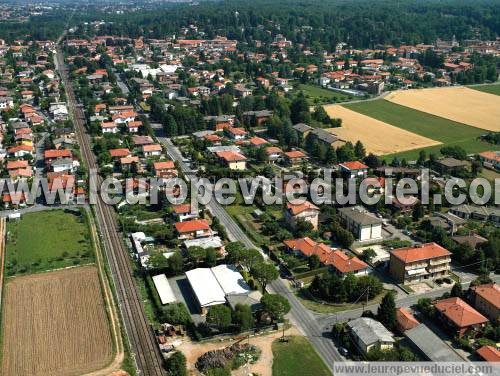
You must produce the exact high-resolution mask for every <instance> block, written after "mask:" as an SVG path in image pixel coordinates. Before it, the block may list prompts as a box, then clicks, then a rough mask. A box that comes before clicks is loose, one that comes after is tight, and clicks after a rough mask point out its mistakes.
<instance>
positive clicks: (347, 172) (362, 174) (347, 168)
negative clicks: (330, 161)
mask: <svg viewBox="0 0 500 376" xmlns="http://www.w3.org/2000/svg"><path fill="white" fill-rule="evenodd" d="M339 167H340V171H341V172H342V175H343V176H345V177H347V178H348V179H356V178H361V179H363V178H366V175H367V174H368V166H367V165H365V164H364V163H361V162H358V161H351V162H344V163H341V164H340V165H339Z"/></svg>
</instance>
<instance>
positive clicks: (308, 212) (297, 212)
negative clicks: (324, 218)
mask: <svg viewBox="0 0 500 376" xmlns="http://www.w3.org/2000/svg"><path fill="white" fill-rule="evenodd" d="M319 211H320V210H319V208H318V207H317V206H316V205H314V204H312V203H310V202H309V201H305V202H303V203H302V204H294V203H292V202H288V203H287V205H286V210H285V220H286V222H287V223H288V225H289V226H290V227H291V228H295V226H296V225H297V222H299V221H306V222H309V223H311V224H312V227H313V229H314V230H317V229H318V218H319Z"/></svg>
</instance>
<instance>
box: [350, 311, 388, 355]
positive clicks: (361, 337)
mask: <svg viewBox="0 0 500 376" xmlns="http://www.w3.org/2000/svg"><path fill="white" fill-rule="evenodd" d="M347 326H348V327H349V330H350V334H351V338H352V340H353V342H354V344H355V345H356V347H357V348H358V349H359V350H360V351H361V353H363V354H365V355H366V354H368V352H369V351H370V350H371V349H380V350H388V349H392V348H393V347H394V343H395V342H396V341H395V340H394V338H393V336H392V333H391V332H390V331H388V330H387V329H386V328H385V327H384V326H383V325H382V324H381V323H380V322H378V321H376V320H374V319H372V318H371V317H360V318H358V319H354V320H351V321H349V322H348V323H347Z"/></svg>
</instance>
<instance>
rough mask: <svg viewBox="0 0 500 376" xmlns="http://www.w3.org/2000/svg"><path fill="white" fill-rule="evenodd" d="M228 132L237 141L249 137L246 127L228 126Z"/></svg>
mask: <svg viewBox="0 0 500 376" xmlns="http://www.w3.org/2000/svg"><path fill="white" fill-rule="evenodd" d="M227 133H228V134H229V137H231V138H232V139H233V140H235V141H240V140H244V139H245V138H246V137H247V131H246V130H245V129H244V128H227Z"/></svg>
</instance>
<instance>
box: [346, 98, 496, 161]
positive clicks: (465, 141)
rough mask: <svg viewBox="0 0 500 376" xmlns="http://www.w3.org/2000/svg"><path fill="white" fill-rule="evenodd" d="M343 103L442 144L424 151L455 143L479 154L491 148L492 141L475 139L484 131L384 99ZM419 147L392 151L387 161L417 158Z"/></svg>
mask: <svg viewBox="0 0 500 376" xmlns="http://www.w3.org/2000/svg"><path fill="white" fill-rule="evenodd" d="M344 106H345V107H346V108H348V109H350V110H353V111H356V112H359V113H361V114H363V115H367V116H370V117H372V118H374V119H377V120H380V121H383V122H386V123H388V124H391V125H394V126H396V127H399V128H402V129H405V130H407V131H410V132H413V133H416V134H419V135H421V136H424V137H427V138H430V139H432V140H436V141H440V142H442V143H443V145H437V146H431V147H427V148H424V150H425V151H426V152H427V153H436V154H438V153H439V150H440V149H441V148H442V147H443V146H444V145H448V146H452V145H458V146H461V147H463V148H464V149H465V150H466V151H467V152H468V153H478V152H481V151H485V150H490V149H491V144H489V143H487V142H484V141H481V140H479V139H478V137H479V136H480V135H482V134H484V133H486V131H485V130H482V129H478V128H474V127H470V126H468V125H465V124H462V123H457V122H455V121H452V120H448V119H445V118H442V117H439V116H434V115H431V114H428V113H425V112H422V111H418V110H414V109H412V108H409V107H405V106H401V105H398V104H395V103H392V102H389V101H386V100H377V101H370V102H362V103H352V104H345V105H344ZM419 150H421V149H417V150H410V151H406V152H401V153H397V154H391V155H389V156H387V157H388V159H389V160H390V159H392V158H393V157H394V156H395V155H397V156H398V157H399V158H406V159H410V160H411V159H416V158H417V157H418V153H419Z"/></svg>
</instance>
